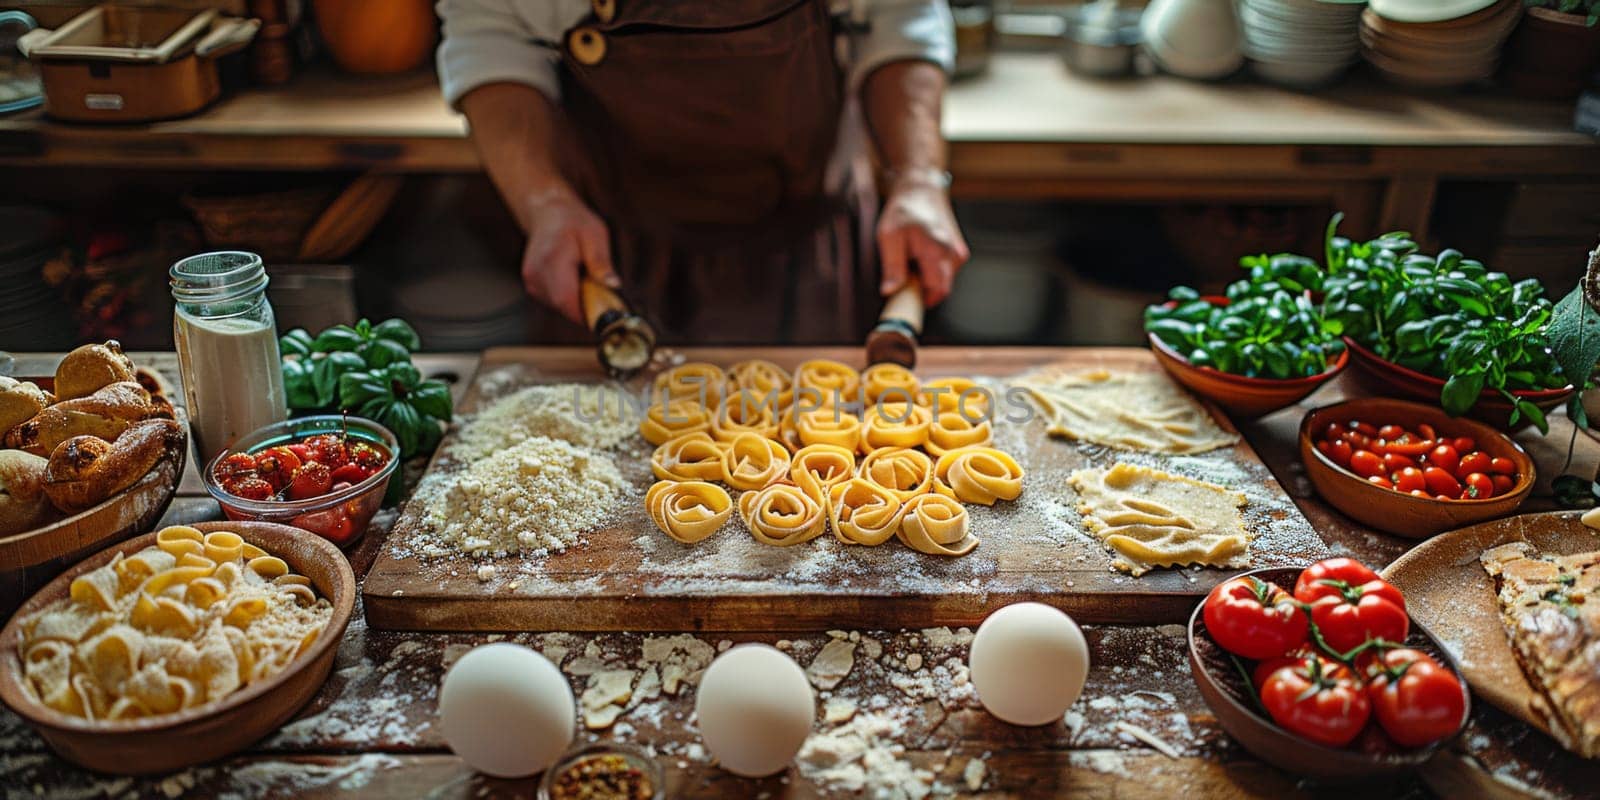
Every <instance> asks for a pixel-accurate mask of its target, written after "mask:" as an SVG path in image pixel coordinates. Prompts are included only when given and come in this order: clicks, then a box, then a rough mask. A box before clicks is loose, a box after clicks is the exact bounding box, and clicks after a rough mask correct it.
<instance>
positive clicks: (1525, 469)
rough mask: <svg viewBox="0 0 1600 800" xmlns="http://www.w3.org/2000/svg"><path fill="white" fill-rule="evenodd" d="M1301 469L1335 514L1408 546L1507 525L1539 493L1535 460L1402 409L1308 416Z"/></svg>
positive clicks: (1360, 405) (1467, 428) (1478, 433)
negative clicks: (1499, 520) (1498, 521)
mask: <svg viewBox="0 0 1600 800" xmlns="http://www.w3.org/2000/svg"><path fill="white" fill-rule="evenodd" d="M1300 459H1301V461H1302V462H1304V464H1305V467H1306V477H1308V478H1310V479H1311V485H1313V486H1315V487H1316V489H1317V494H1319V495H1321V496H1322V499H1324V500H1326V501H1328V503H1329V504H1330V505H1332V506H1333V507H1335V508H1337V509H1339V510H1340V511H1342V512H1344V513H1345V514H1346V515H1347V516H1349V517H1351V518H1352V519H1355V520H1356V521H1358V522H1361V523H1364V524H1366V525H1369V526H1371V527H1373V528H1377V529H1378V530H1381V531H1387V532H1389V533H1392V534H1395V535H1396V536H1404V537H1407V538H1411V539H1423V538H1427V537H1429V536H1432V535H1434V534H1436V533H1442V532H1444V531H1448V530H1454V529H1456V528H1462V527H1466V526H1468V525H1474V524H1476V523H1479V522H1483V521H1484V520H1488V519H1494V518H1496V517H1503V516H1506V515H1508V514H1510V513H1512V512H1513V511H1515V510H1516V509H1517V506H1520V505H1522V501H1523V500H1525V499H1527V497H1528V493H1529V492H1531V491H1533V481H1534V468H1533V459H1531V458H1529V457H1528V454H1527V452H1526V451H1524V450H1523V449H1522V447H1521V446H1520V445H1518V444H1517V443H1516V442H1514V441H1512V440H1511V438H1510V437H1508V436H1506V435H1505V434H1504V433H1501V432H1500V431H1498V430H1496V429H1494V428H1492V427H1490V426H1488V425H1485V424H1483V423H1481V422H1477V421H1474V420H1470V419H1462V418H1457V417H1451V416H1449V415H1447V414H1445V413H1444V411H1442V410H1440V409H1439V408H1438V407H1437V406H1427V405H1423V404H1421V403H1412V402H1408V401H1405V400H1390V399H1386V398H1378V397H1370V398H1364V399H1360V400H1348V401H1345V402H1343V403H1336V404H1334V405H1331V406H1324V407H1322V408H1318V409H1315V410H1313V411H1311V412H1310V413H1308V414H1306V416H1305V419H1303V420H1301V422H1300Z"/></svg>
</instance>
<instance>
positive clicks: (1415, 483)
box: [1391, 467, 1428, 497]
mask: <svg viewBox="0 0 1600 800" xmlns="http://www.w3.org/2000/svg"><path fill="white" fill-rule="evenodd" d="M1391 480H1393V481H1394V488H1396V489H1399V490H1400V491H1402V492H1410V493H1411V494H1416V493H1417V492H1418V491H1420V490H1422V489H1426V488H1428V482H1427V481H1426V480H1423V478H1422V470H1420V469H1417V468H1416V467H1406V468H1405V469H1403V470H1400V471H1399V472H1396V473H1395V474H1394V477H1393V478H1391ZM1422 496H1424V497H1427V496H1428V493H1427V492H1423V493H1422Z"/></svg>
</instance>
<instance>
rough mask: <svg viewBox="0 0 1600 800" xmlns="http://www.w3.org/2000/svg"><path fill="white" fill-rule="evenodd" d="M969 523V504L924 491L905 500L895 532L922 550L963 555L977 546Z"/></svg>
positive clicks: (943, 554)
mask: <svg viewBox="0 0 1600 800" xmlns="http://www.w3.org/2000/svg"><path fill="white" fill-rule="evenodd" d="M967 526H968V517H967V508H966V506H963V505H961V503H959V502H957V501H955V500H953V499H951V498H949V497H946V496H944V495H942V494H924V495H918V496H917V497H914V498H912V499H911V500H910V502H907V503H906V506H905V509H904V511H902V512H901V515H900V527H899V529H898V531H897V532H896V535H897V536H899V537H900V541H901V542H903V543H904V544H905V545H906V546H907V547H909V548H911V549H912V550H915V551H917V552H919V553H927V554H929V555H935V556H963V555H966V554H967V553H970V552H972V548H974V547H977V546H978V539H977V537H975V536H973V535H972V534H971V533H970V532H968V530H967Z"/></svg>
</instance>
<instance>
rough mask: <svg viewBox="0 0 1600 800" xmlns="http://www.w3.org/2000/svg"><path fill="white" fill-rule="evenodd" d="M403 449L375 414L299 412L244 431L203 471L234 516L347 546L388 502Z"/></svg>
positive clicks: (225, 510)
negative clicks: (369, 417) (368, 416)
mask: <svg viewBox="0 0 1600 800" xmlns="http://www.w3.org/2000/svg"><path fill="white" fill-rule="evenodd" d="M398 452H400V445H399V442H398V441H396V440H395V437H394V434H392V433H390V432H389V430H388V429H387V428H385V427H383V426H382V425H379V424H378V423H376V422H373V421H371V420H367V419H362V418H360V417H342V416H337V415H332V414H328V415H320V416H311V417H300V418H297V419H290V420H286V421H284V422H278V423H274V424H272V425H268V426H266V427H264V428H261V429H259V430H256V431H255V432H253V433H251V434H250V435H248V436H245V437H243V438H242V439H240V440H239V441H237V442H235V443H234V445H233V447H231V448H229V449H228V450H227V451H225V452H223V453H222V454H221V455H218V456H217V457H216V458H215V459H213V460H212V461H211V463H210V464H208V465H206V469H205V472H204V473H202V474H201V476H200V477H201V481H202V482H203V483H204V484H205V487H206V491H208V492H210V493H211V496H212V497H214V498H216V500H217V503H218V504H220V505H221V506H222V513H223V514H224V515H226V516H227V517H228V519H231V520H260V521H263V522H277V523H281V524H284V525H292V526H294V527H296V528H300V529H302V530H307V531H310V532H312V533H315V534H317V535H318V536H321V537H323V538H324V539H327V540H328V541H331V542H333V543H334V544H336V545H339V546H340V547H348V546H349V545H350V544H352V543H354V542H355V541H356V540H358V539H360V538H361V534H363V533H365V532H366V530H367V524H368V523H370V522H371V521H372V515H373V514H376V513H377V512H378V508H379V507H380V506H382V505H383V498H384V494H385V492H386V491H387V489H388V486H389V479H390V477H391V476H392V475H393V474H394V471H395V467H396V465H397V464H398V459H396V458H395V454H396V453H398Z"/></svg>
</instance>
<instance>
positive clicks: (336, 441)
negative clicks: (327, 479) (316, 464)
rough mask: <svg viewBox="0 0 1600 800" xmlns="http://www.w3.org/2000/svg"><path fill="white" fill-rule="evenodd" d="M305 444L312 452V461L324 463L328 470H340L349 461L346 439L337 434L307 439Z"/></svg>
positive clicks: (326, 434) (319, 435) (325, 434)
mask: <svg viewBox="0 0 1600 800" xmlns="http://www.w3.org/2000/svg"><path fill="white" fill-rule="evenodd" d="M305 444H306V447H307V448H308V449H310V451H311V460H312V461H320V462H322V463H323V464H325V465H327V467H328V469H338V468H340V467H342V466H344V465H345V462H346V461H348V460H349V455H348V453H347V451H346V450H345V442H344V439H343V437H340V436H339V435H337V434H332V433H323V434H318V435H316V436H313V437H311V438H309V439H307V440H306V442H305Z"/></svg>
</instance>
